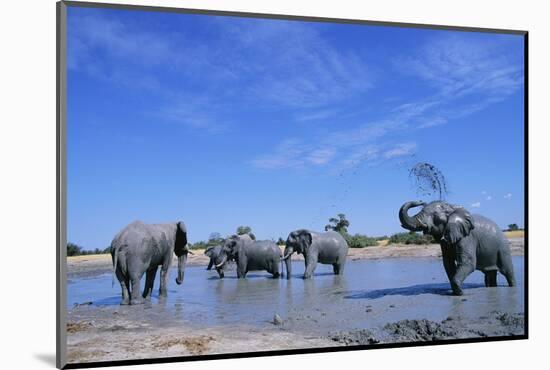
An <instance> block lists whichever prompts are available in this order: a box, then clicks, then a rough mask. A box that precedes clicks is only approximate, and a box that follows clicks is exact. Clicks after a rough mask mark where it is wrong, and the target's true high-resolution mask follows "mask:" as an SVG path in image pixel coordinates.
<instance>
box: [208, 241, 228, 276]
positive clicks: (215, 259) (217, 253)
mask: <svg viewBox="0 0 550 370" xmlns="http://www.w3.org/2000/svg"><path fill="white" fill-rule="evenodd" d="M204 254H205V255H207V256H208V257H210V262H209V263H208V267H207V268H206V269H207V270H211V269H212V267H213V266H214V267H215V268H216V272H217V273H218V276H219V277H220V279H223V277H224V275H225V274H224V267H225V266H226V265H227V263H228V262H229V260H227V261H226V262H225V263H222V262H223V254H222V246H221V245H212V246H210V247H208V248H206V250H205V251H204ZM218 265H219V266H220V267H217V266H218Z"/></svg>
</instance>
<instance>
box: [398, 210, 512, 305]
mask: <svg viewBox="0 0 550 370" xmlns="http://www.w3.org/2000/svg"><path fill="white" fill-rule="evenodd" d="M420 206H422V207H423V208H422V210H421V211H420V212H418V213H417V214H416V215H414V216H412V217H411V216H409V215H408V211H409V209H410V208H413V207H420ZM399 220H400V221H401V225H402V226H403V227H404V228H405V229H407V230H411V231H423V232H424V234H429V235H431V236H433V237H434V239H435V240H436V241H437V242H438V243H439V244H440V245H441V252H442V256H443V266H444V267H445V272H446V273H447V277H448V278H449V281H450V283H451V288H452V290H453V293H454V294H455V295H462V293H463V292H462V283H463V282H464V279H466V277H467V276H468V275H470V273H472V272H473V271H474V270H475V269H477V270H480V271H482V272H483V273H484V274H485V286H487V287H494V286H497V271H500V273H501V274H503V275H504V276H505V277H506V280H507V282H508V285H509V286H514V285H516V280H515V278H514V269H513V266H512V256H511V252H510V244H509V242H508V240H507V239H506V236H504V233H503V232H502V231H501V230H500V228H499V227H498V226H497V225H496V224H495V223H494V222H493V221H491V220H489V219H487V218H485V217H483V216H481V215H476V214H470V212H468V211H467V210H466V209H464V208H463V207H460V206H455V205H452V204H449V203H446V202H443V201H435V202H431V203H427V204H426V203H424V202H421V201H416V202H407V203H405V204H403V206H402V207H401V209H400V210H399Z"/></svg>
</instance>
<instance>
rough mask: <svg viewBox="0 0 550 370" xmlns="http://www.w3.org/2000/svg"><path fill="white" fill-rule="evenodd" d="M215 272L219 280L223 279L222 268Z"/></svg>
mask: <svg viewBox="0 0 550 370" xmlns="http://www.w3.org/2000/svg"><path fill="white" fill-rule="evenodd" d="M216 271H217V272H218V275H219V276H220V279H223V277H224V276H225V275H224V273H223V268H217V269H216Z"/></svg>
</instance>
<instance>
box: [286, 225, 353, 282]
mask: <svg viewBox="0 0 550 370" xmlns="http://www.w3.org/2000/svg"><path fill="white" fill-rule="evenodd" d="M294 252H296V253H298V254H300V253H301V254H303V255H304V259H305V264H306V270H305V272H304V279H309V278H311V276H312V275H313V272H314V271H315V267H316V266H317V262H319V263H322V264H328V265H332V268H333V271H334V274H335V275H341V274H342V273H343V272H344V266H345V264H346V256H347V254H348V243H347V242H346V240H345V239H344V237H343V236H342V235H341V234H340V233H337V232H335V231H328V232H326V233H317V232H314V231H309V230H304V229H301V230H296V231H293V232H291V233H290V234H289V235H288V238H287V239H286V246H285V252H284V257H283V259H284V260H285V263H286V272H287V276H286V277H287V279H290V274H291V272H292V261H291V255H292V253H294Z"/></svg>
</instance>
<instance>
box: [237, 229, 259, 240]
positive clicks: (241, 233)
mask: <svg viewBox="0 0 550 370" xmlns="http://www.w3.org/2000/svg"><path fill="white" fill-rule="evenodd" d="M244 234H248V235H250V237H251V238H252V240H256V236H255V235H254V234H252V229H251V228H250V226H239V227H237V235H244Z"/></svg>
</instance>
